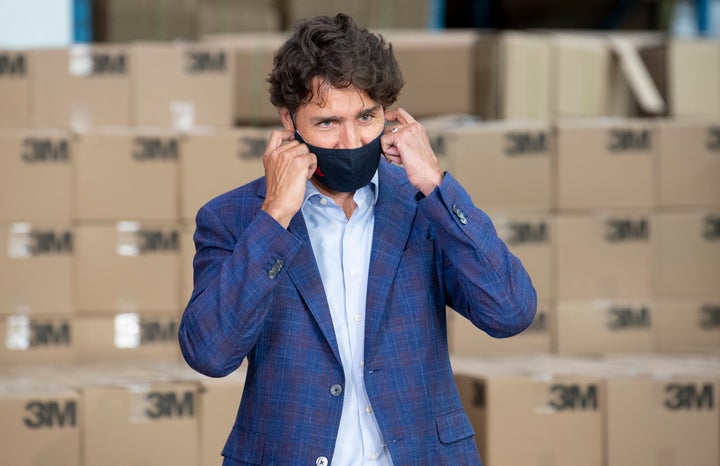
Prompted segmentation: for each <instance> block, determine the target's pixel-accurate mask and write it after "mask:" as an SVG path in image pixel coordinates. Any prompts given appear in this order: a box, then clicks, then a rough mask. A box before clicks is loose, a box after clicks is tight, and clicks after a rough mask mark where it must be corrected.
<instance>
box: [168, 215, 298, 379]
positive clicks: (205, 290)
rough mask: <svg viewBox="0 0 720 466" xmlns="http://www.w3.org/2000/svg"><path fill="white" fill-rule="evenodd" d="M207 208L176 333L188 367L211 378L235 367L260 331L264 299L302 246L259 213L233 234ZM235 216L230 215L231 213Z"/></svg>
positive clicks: (199, 225) (265, 309)
mask: <svg viewBox="0 0 720 466" xmlns="http://www.w3.org/2000/svg"><path fill="white" fill-rule="evenodd" d="M218 210H222V207H215V208H213V207H212V205H211V204H209V205H206V206H205V207H203V208H202V209H200V211H199V212H198V215H197V219H196V223H197V227H196V230H195V235H194V241H195V249H196V253H195V257H194V260H193V268H194V289H193V293H192V296H191V298H190V301H189V303H188V305H187V307H186V309H185V312H184V313H183V317H182V319H181V321H180V326H179V329H178V337H179V343H180V349H181V351H182V354H183V357H184V358H185V360H186V361H187V363H188V364H189V365H190V366H191V367H192V368H193V369H195V370H196V371H198V372H200V373H202V374H205V375H207V376H211V377H222V376H225V375H227V374H229V373H231V372H233V371H234V370H235V369H237V368H238V367H239V366H240V364H241V363H242V361H243V359H244V358H245V356H247V354H248V352H249V351H250V350H251V349H252V348H253V346H254V345H255V342H256V341H257V338H258V335H259V334H260V331H261V330H262V326H263V323H264V322H265V318H266V316H267V313H268V310H269V307H270V305H271V301H272V300H271V299H269V298H268V296H269V295H270V294H271V293H272V291H273V289H274V287H276V286H277V284H278V283H279V282H280V281H281V280H283V278H284V279H287V274H286V273H284V272H285V271H286V269H287V267H288V265H289V264H290V262H291V261H292V259H293V258H294V257H295V255H296V254H297V251H298V250H299V249H300V247H301V241H300V240H299V239H298V238H297V237H295V236H294V235H293V234H292V233H290V232H288V231H287V230H286V229H284V228H283V227H282V226H281V225H280V224H278V223H277V222H276V221H275V220H273V219H272V217H270V216H269V215H268V214H266V213H265V212H263V211H261V210H259V209H258V211H257V213H256V214H255V216H254V218H251V221H250V223H249V224H248V225H247V226H246V227H244V228H242V229H241V230H239V231H232V229H231V228H229V227H228V225H227V224H226V223H225V222H226V221H227V222H229V221H230V220H223V219H226V218H232V217H233V215H220V214H219V212H218ZM233 214H234V213H233Z"/></svg>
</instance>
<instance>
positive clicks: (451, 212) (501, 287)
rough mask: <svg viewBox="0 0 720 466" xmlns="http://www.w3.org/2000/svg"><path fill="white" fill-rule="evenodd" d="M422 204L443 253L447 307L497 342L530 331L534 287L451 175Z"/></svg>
mask: <svg viewBox="0 0 720 466" xmlns="http://www.w3.org/2000/svg"><path fill="white" fill-rule="evenodd" d="M419 204H420V208H421V209H423V210H424V212H425V213H426V215H427V216H428V218H430V219H431V221H432V222H433V224H434V232H435V236H436V238H437V241H438V243H439V245H440V249H441V250H442V253H443V260H442V264H443V265H442V266H443V277H444V284H445V292H446V303H447V305H448V306H450V307H451V308H453V309H455V310H456V311H457V312H459V313H460V314H462V315H463V316H465V317H467V318H468V319H470V320H471V321H472V322H473V324H474V325H475V326H476V327H478V328H480V329H482V330H484V331H485V332H487V333H488V334H489V335H491V336H494V337H508V336H512V335H515V334H517V333H519V332H521V331H523V330H524V329H525V328H527V327H528V326H529V325H530V324H531V323H532V320H533V318H534V317H535V312H536V310H537V295H536V292H535V287H534V286H533V284H532V281H531V279H530V276H529V275H528V273H527V271H526V270H525V268H524V266H523V265H522V263H521V262H520V260H519V259H518V258H517V257H516V256H514V255H513V254H512V253H511V252H510V251H509V250H508V248H507V246H506V244H505V243H504V242H503V241H502V240H501V239H500V238H499V237H498V235H497V233H496V231H495V227H494V226H493V224H492V221H491V220H490V218H489V217H488V216H487V214H485V213H484V212H483V211H482V210H480V209H478V208H477V207H476V206H475V205H474V204H473V202H472V199H471V198H470V195H469V194H468V193H467V192H466V191H465V189H464V188H463V187H462V186H461V185H460V183H458V181H457V180H455V179H454V178H453V177H452V176H451V175H450V174H449V173H446V174H445V177H444V179H443V182H442V183H441V185H440V186H439V187H438V188H436V189H435V190H434V191H433V192H432V193H431V194H430V195H429V196H427V197H425V198H423V199H422V200H421V201H420V202H419Z"/></svg>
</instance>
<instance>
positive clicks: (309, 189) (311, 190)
mask: <svg viewBox="0 0 720 466" xmlns="http://www.w3.org/2000/svg"><path fill="white" fill-rule="evenodd" d="M378 179H379V177H378V170H375V174H374V175H373V177H372V179H371V180H370V182H369V183H368V184H366V185H365V186H363V187H362V188H360V189H366V188H367V189H371V190H372V193H373V205H375V204H377V200H378V194H380V190H379V189H378ZM313 196H322V194H321V193H320V191H318V189H317V187H316V186H315V185H314V184H313V183H312V181H310V180H307V182H306V184H305V200H304V201H303V205H304V204H305V203H306V202H307V201H308V199H310V198H311V197H313Z"/></svg>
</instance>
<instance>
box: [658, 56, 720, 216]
mask: <svg viewBox="0 0 720 466" xmlns="http://www.w3.org/2000/svg"><path fill="white" fill-rule="evenodd" d="M719 53H720V52H719ZM657 148H658V158H657V166H656V181H655V186H656V190H657V194H656V196H657V205H658V207H711V206H715V207H717V206H720V183H719V182H718V180H720V121H715V122H711V121H707V120H705V121H702V120H701V121H691V120H676V119H668V120H660V121H659V123H658V132H657Z"/></svg>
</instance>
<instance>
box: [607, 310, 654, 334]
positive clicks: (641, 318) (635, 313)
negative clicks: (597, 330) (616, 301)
mask: <svg viewBox="0 0 720 466" xmlns="http://www.w3.org/2000/svg"><path fill="white" fill-rule="evenodd" d="M608 317H609V319H608V323H607V328H608V329H610V330H622V329H628V328H650V313H649V311H648V309H647V307H641V308H632V307H624V306H612V307H610V309H608Z"/></svg>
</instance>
